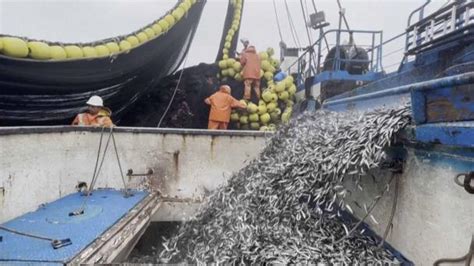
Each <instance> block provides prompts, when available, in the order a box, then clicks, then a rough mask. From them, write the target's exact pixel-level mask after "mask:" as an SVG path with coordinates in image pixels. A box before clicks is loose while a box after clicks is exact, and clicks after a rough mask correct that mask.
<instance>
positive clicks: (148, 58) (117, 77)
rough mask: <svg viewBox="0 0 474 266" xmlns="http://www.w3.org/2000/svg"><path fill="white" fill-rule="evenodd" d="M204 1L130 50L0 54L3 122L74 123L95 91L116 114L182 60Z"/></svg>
mask: <svg viewBox="0 0 474 266" xmlns="http://www.w3.org/2000/svg"><path fill="white" fill-rule="evenodd" d="M205 3H206V1H198V2H197V3H196V4H194V5H193V6H192V7H191V8H190V9H189V12H188V13H187V14H186V16H185V17H183V18H182V19H181V20H179V21H178V22H177V24H176V25H174V26H173V27H172V28H171V29H170V30H169V31H168V32H166V33H165V34H162V35H160V36H158V37H156V38H154V39H152V40H149V41H148V42H145V43H143V44H141V45H139V46H137V47H134V48H133V49H131V50H130V51H129V52H128V53H120V54H116V55H114V56H111V57H100V58H92V59H79V60H61V61H39V60H31V59H17V58H10V57H6V56H0V126H1V125H35V124H42V125H51V124H70V123H71V121H72V118H73V117H74V116H75V115H76V114H77V113H79V112H82V111H83V108H84V103H85V102H86V101H87V99H88V98H89V97H90V96H92V95H99V96H101V97H103V98H104V101H105V103H106V105H107V106H108V107H109V108H111V109H112V110H113V111H114V113H113V118H114V121H116V120H118V119H119V118H120V117H121V116H122V114H123V113H125V111H126V110H127V109H128V108H129V107H130V106H131V105H132V104H133V103H134V102H135V101H136V100H137V99H138V98H139V97H140V96H141V95H142V94H143V93H145V92H146V91H148V90H149V89H150V88H153V87H155V86H156V85H157V84H158V82H159V80H160V79H161V78H163V77H165V76H167V75H169V74H171V73H173V72H174V71H176V69H177V68H178V67H179V65H181V62H182V61H183V59H184V58H185V55H186V53H187V51H188V49H189V47H190V44H191V42H192V40H193V36H194V34H195V32H196V28H197V26H198V24H199V20H200V17H201V14H202V9H203V7H204V5H205ZM111 40H113V39H111ZM105 41H110V40H102V41H101V42H105Z"/></svg>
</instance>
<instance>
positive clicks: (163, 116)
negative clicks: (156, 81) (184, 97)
mask: <svg viewBox="0 0 474 266" xmlns="http://www.w3.org/2000/svg"><path fill="white" fill-rule="evenodd" d="M188 55H189V53H188V54H186V57H185V58H184V62H183V67H182V69H181V73H180V74H179V78H178V84H176V88H174V92H173V95H172V96H171V100H170V102H169V104H168V106H167V107H166V110H165V112H164V113H163V115H162V116H161V118H160V121H159V122H158V125H157V126H156V127H160V126H161V122H163V119H164V118H165V116H166V114H167V113H168V111H169V109H170V107H171V104H172V103H173V100H174V97H175V96H176V92H177V91H178V87H179V84H181V78H182V76H183V73H184V68H185V66H186V61H188Z"/></svg>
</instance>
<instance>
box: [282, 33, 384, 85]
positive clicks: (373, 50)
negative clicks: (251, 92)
mask: <svg viewBox="0 0 474 266" xmlns="http://www.w3.org/2000/svg"><path fill="white" fill-rule="evenodd" d="M332 34H335V36H334V37H335V39H336V43H335V44H334V47H335V49H336V51H335V54H334V57H333V58H332V59H331V60H332V71H341V70H345V69H342V65H343V64H349V63H368V65H369V68H368V71H369V72H380V71H383V66H382V50H383V45H382V44H383V32H382V31H369V30H344V29H334V30H328V31H326V32H324V33H323V34H322V35H321V36H320V37H319V39H318V40H316V41H315V42H314V43H313V44H312V45H310V46H308V47H307V48H306V49H305V52H304V53H303V54H301V55H300V56H299V57H298V59H297V60H296V61H295V62H294V63H293V64H291V65H290V66H288V67H287V69H284V71H285V72H287V73H288V74H292V73H290V71H291V70H294V67H295V66H296V69H297V73H298V79H297V81H298V85H300V84H302V83H304V81H305V80H306V78H307V77H310V76H313V75H315V74H319V73H321V72H322V71H323V65H324V63H325V62H327V60H328V59H326V60H325V61H322V59H323V57H327V55H328V54H329V52H328V53H323V50H324V49H323V45H324V44H325V42H324V40H325V39H327V38H329V37H330V35H332ZM344 34H346V35H347V36H348V38H347V39H348V40H352V39H357V37H360V35H369V38H368V39H369V40H370V41H369V42H370V43H362V44H354V43H353V44H350V43H349V44H342V41H341V40H342V37H343V35H344ZM345 45H352V46H354V47H363V48H364V49H365V50H366V52H367V53H368V55H369V59H368V60H361V59H351V58H342V57H341V47H343V46H345Z"/></svg>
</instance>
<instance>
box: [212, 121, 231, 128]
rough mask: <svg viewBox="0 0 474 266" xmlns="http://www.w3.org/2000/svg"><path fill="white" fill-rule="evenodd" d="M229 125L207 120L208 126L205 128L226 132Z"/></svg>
mask: <svg viewBox="0 0 474 266" xmlns="http://www.w3.org/2000/svg"><path fill="white" fill-rule="evenodd" d="M228 125H229V123H226V122H219V121H214V120H209V124H208V126H207V128H208V129H223V130H226V129H227V126H228Z"/></svg>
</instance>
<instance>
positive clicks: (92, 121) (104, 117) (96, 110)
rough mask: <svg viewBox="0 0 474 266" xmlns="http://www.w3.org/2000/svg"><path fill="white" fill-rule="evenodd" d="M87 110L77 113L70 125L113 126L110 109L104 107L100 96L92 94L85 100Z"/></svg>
mask: <svg viewBox="0 0 474 266" xmlns="http://www.w3.org/2000/svg"><path fill="white" fill-rule="evenodd" d="M86 104H87V106H88V108H87V112H85V113H81V114H78V115H77V116H76V118H74V121H73V122H72V125H76V126H95V127H111V126H113V125H114V124H113V122H112V119H110V116H111V115H112V111H110V109H109V108H107V107H104V101H103V100H102V98H101V97H100V96H97V95H94V96H92V97H90V98H89V100H88V101H87V102H86Z"/></svg>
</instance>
